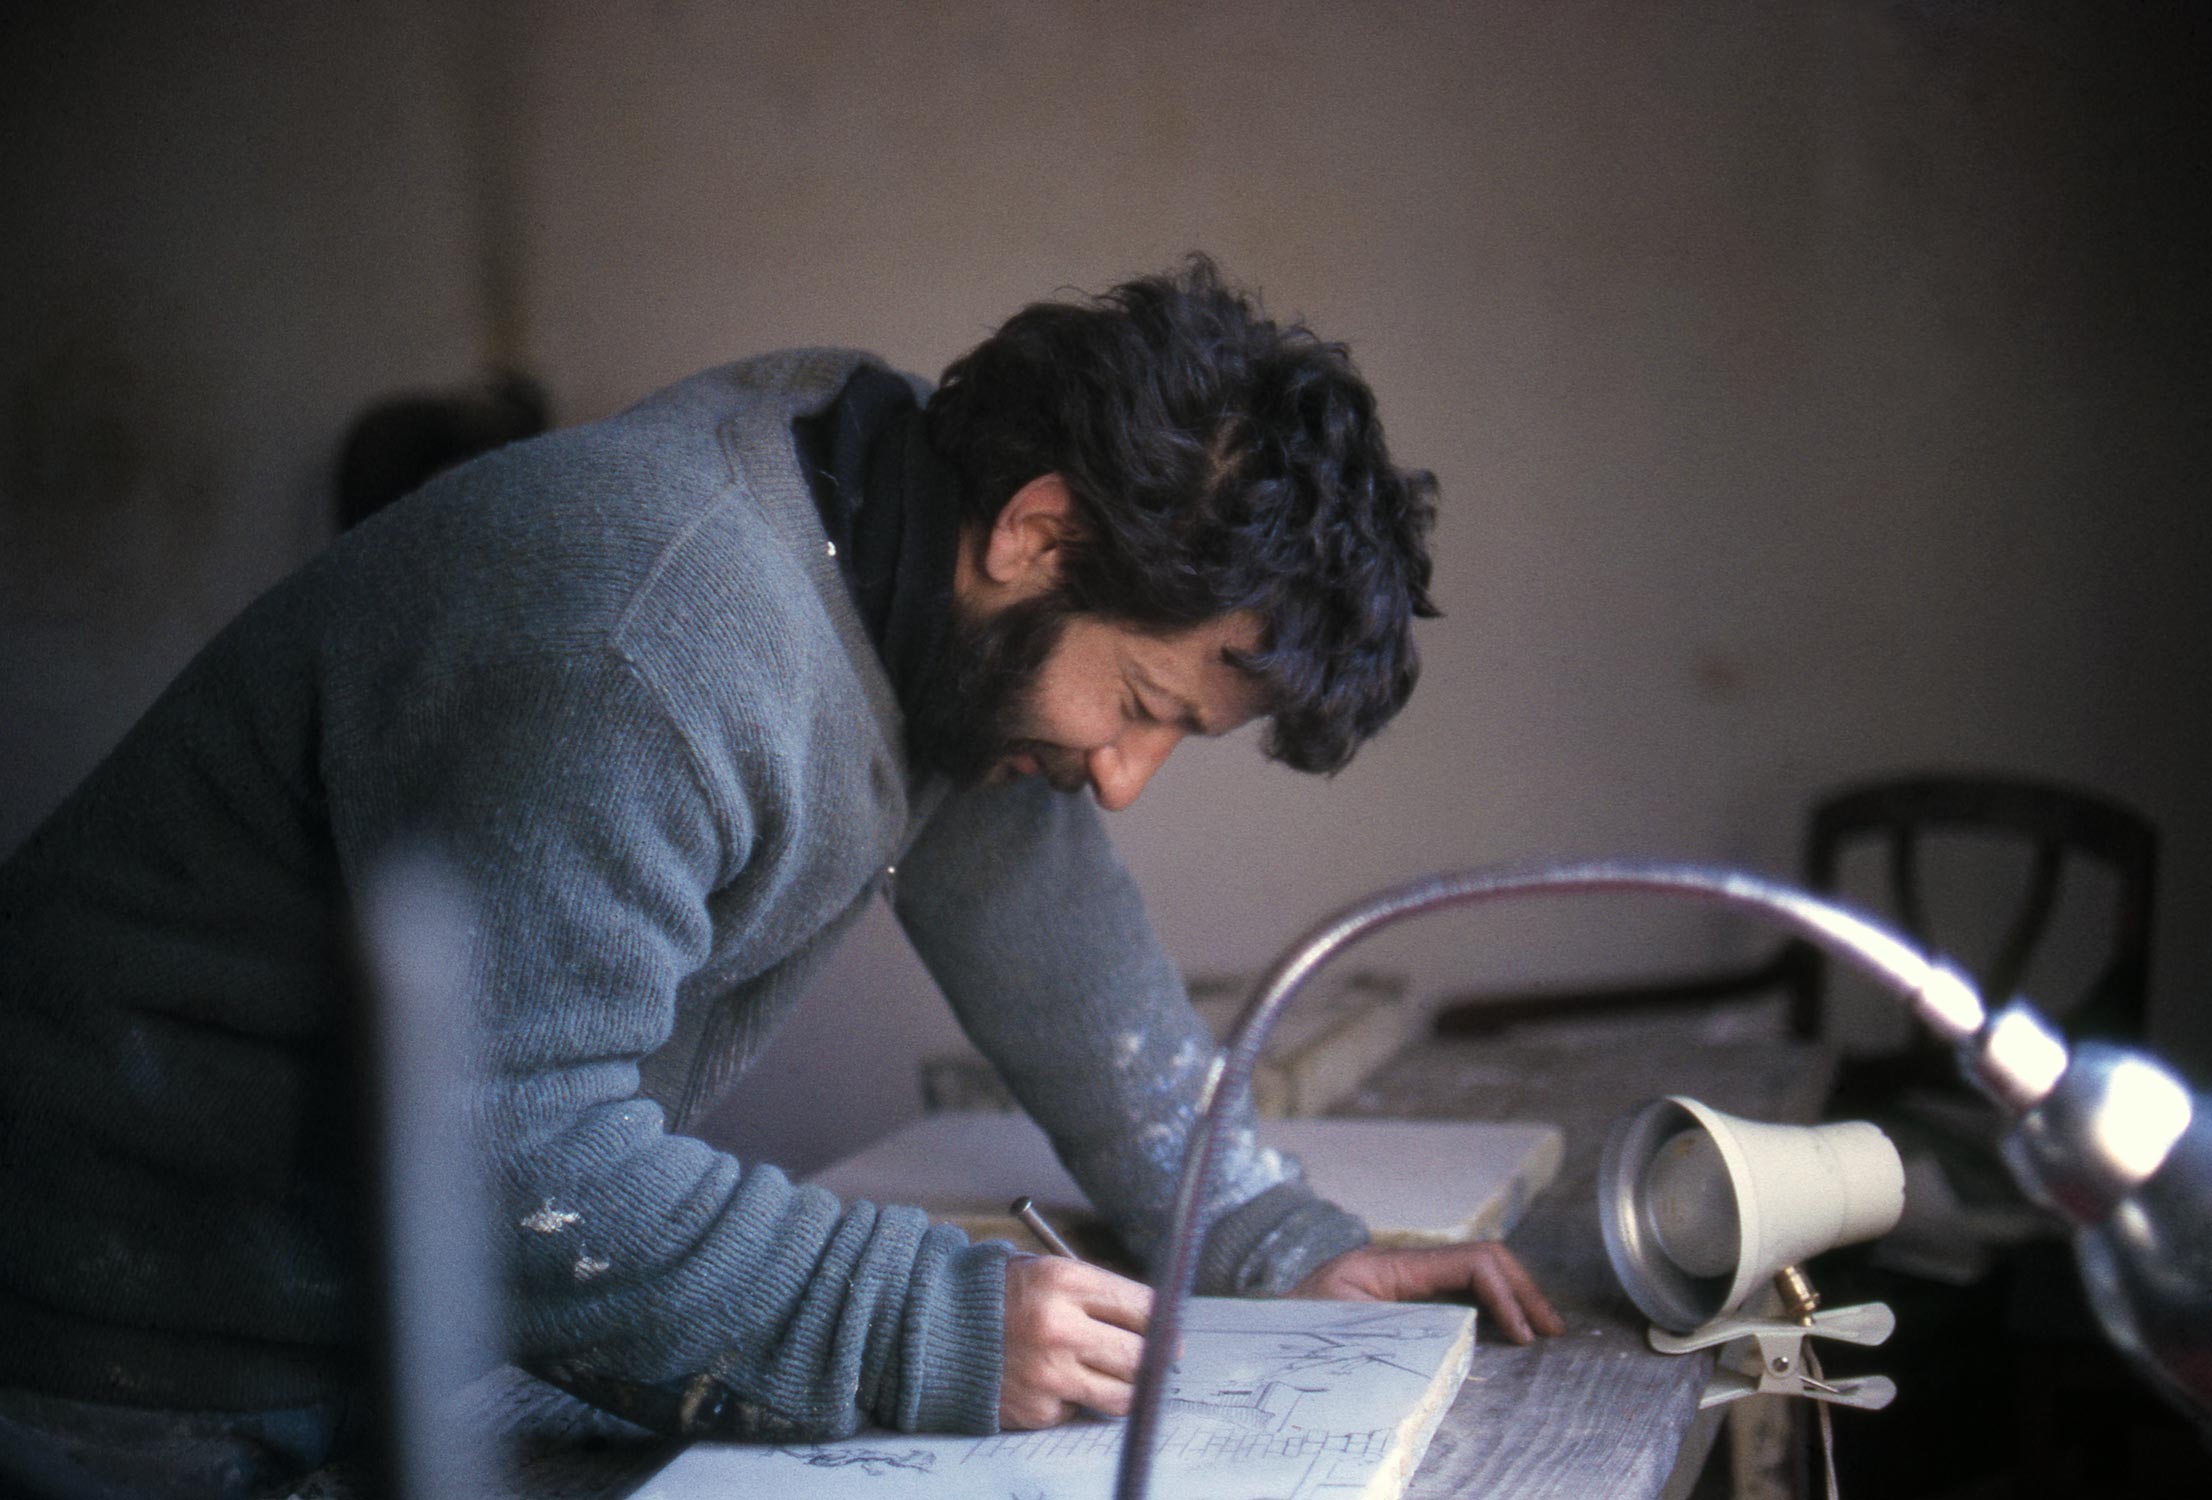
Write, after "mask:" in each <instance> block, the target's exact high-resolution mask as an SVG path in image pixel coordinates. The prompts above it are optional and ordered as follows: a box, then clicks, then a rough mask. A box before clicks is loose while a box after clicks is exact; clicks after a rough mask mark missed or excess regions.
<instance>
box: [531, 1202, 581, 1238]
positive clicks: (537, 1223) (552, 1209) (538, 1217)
mask: <svg viewBox="0 0 2212 1500" xmlns="http://www.w3.org/2000/svg"><path fill="white" fill-rule="evenodd" d="M519 1222H520V1223H521V1225H522V1227H523V1228H524V1229H529V1230H534V1231H536V1232H537V1233H539V1234H559V1233H560V1232H561V1231H562V1230H564V1229H566V1228H568V1227H569V1225H571V1224H581V1223H583V1222H584V1216H583V1215H582V1214H580V1213H577V1212H576V1211H575V1210H574V1209H569V1208H561V1207H558V1206H556V1205H555V1204H554V1202H553V1200H552V1199H551V1198H548V1199H546V1200H545V1202H544V1203H542V1204H540V1205H539V1206H538V1207H537V1209H536V1210H534V1211H533V1212H531V1213H529V1214H527V1215H525V1216H524V1217H523V1218H522V1219H521V1220H520V1221H519Z"/></svg>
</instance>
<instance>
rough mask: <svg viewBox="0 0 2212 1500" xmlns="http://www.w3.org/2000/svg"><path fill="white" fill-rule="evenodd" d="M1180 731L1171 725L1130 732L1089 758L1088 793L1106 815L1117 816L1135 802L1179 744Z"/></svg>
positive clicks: (1150, 726) (1143, 727) (1093, 752)
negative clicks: (1107, 813)
mask: <svg viewBox="0 0 2212 1500" xmlns="http://www.w3.org/2000/svg"><path fill="white" fill-rule="evenodd" d="M1182 738H1183V731H1182V730H1180V729H1177V728H1175V727H1174V726H1173V725H1170V724H1149V725H1145V726H1142V727H1140V728H1135V729H1131V730H1130V731H1129V732H1128V733H1126V734H1124V735H1123V736H1122V737H1121V738H1120V739H1118V740H1115V741H1114V742H1113V743H1112V744H1110V745H1102V746H1100V747H1099V748H1098V749H1096V750H1093V751H1092V752H1091V753H1090V755H1089V757H1088V762H1087V764H1088V769H1089V771H1090V777H1091V792H1092V794H1093V795H1094V796H1096V797H1097V798H1098V805H1099V806H1100V807H1102V808H1104V809H1105V810H1106V811H1108V812H1120V811H1121V810H1122V809H1123V808H1125V807H1127V806H1129V805H1130V804H1131V803H1133V802H1135V801H1136V800H1137V795H1138V793H1140V792H1142V791H1143V790H1144V785H1145V783H1146V782H1148V781H1150V780H1151V779H1152V773H1153V772H1154V771H1157V770H1159V769H1160V767H1161V766H1163V765H1165V764H1166V763H1167V758H1168V754H1169V752H1170V751H1172V750H1174V748H1175V747H1176V745H1177V744H1179V743H1181V741H1182Z"/></svg>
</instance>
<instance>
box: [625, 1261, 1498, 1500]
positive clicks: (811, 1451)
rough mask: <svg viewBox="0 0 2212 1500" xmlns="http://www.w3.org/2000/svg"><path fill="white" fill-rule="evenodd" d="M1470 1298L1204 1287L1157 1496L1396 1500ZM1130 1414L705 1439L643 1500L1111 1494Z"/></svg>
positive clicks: (1417, 1453) (1456, 1350)
mask: <svg viewBox="0 0 2212 1500" xmlns="http://www.w3.org/2000/svg"><path fill="white" fill-rule="evenodd" d="M1474 1342H1475V1315H1474V1312H1473V1310H1472V1309H1470V1308H1464V1307H1444V1306H1438V1305H1434V1304H1402V1303H1374V1302H1305V1301H1289V1300H1286V1301H1240V1300H1236V1299H1231V1298H1217V1297H1199V1298H1195V1299H1193V1300H1192V1302H1191V1304H1190V1306H1189V1309H1188V1311H1187V1312H1186V1314H1185V1318H1184V1353H1183V1359H1182V1361H1181V1362H1180V1364H1179V1365H1178V1366H1177V1367H1176V1371H1175V1377H1174V1380H1173V1382H1172V1383H1171V1384H1170V1385H1169V1387H1168V1393H1167V1400H1166V1404H1165V1409H1164V1411H1163V1413H1162V1415H1163V1418H1164V1420H1163V1422H1162V1424H1161V1437H1160V1447H1159V1453H1158V1459H1157V1461H1156V1464H1155V1466H1154V1469H1153V1479H1152V1494H1153V1495H1154V1496H1155V1497H1157V1500H1396V1497H1397V1496H1398V1495H1399V1494H1400V1493H1401V1492H1402V1491H1403V1490H1404V1488H1405V1485H1406V1482H1407V1480H1408V1479H1410V1478H1411V1477H1412V1474H1413V1470H1414V1467H1415V1466H1416V1465H1417V1464H1418V1463H1419V1462H1420V1460H1421V1454H1422V1453H1423V1452H1424V1451H1425V1450H1426V1449H1427V1447H1428V1443H1429V1438H1430V1437H1431V1436H1432V1435H1433V1434H1434V1433H1435V1431H1436V1425H1437V1423H1438V1422H1439V1421H1440V1420H1441V1419H1442V1417H1443V1415H1444V1411H1445V1408H1447V1407H1448V1406H1450V1405H1451V1402H1452V1398H1453V1397H1454V1396H1455V1395H1456V1394H1457V1393H1458V1390H1459V1386H1460V1382H1461V1381H1462V1380H1464V1379H1465V1378H1466V1374H1467V1369H1468V1364H1469V1361H1470V1360H1471V1358H1472V1356H1473V1352H1474ZM1122 1430H1123V1424H1122V1423H1120V1422H1118V1421H1108V1420H1103V1419H1101V1420H1093V1421H1082V1422H1074V1423H1070V1424H1068V1425H1066V1426H1062V1427H1054V1428H1049V1429H1047V1430H1045V1431H1042V1432H1015V1433H1001V1434H998V1435H997V1436H994V1437H983V1438H974V1437H945V1436H934V1435H922V1436H917V1435H914V1434H909V1433H897V1432H874V1431H871V1432H864V1433H861V1434H859V1435H857V1436H855V1437H853V1438H851V1439H849V1440H847V1441H845V1442H841V1443H823V1444H816V1445H812V1446H789V1447H786V1446H768V1445H758V1446H755V1445H748V1444H733V1443H701V1444H697V1445H695V1446H694V1447H692V1448H690V1449H688V1450H686V1451H685V1452H684V1453H683V1454H682V1455H681V1456H680V1457H678V1458H677V1459H676V1460H675V1462H673V1463H671V1464H670V1465H669V1466H668V1467H667V1468H666V1469H663V1470H662V1471H661V1472H660V1473H659V1474H657V1475H655V1476H654V1477H653V1478H652V1479H650V1480H648V1481H647V1482H646V1484H645V1485H644V1487H643V1488H641V1489H640V1490H638V1491H637V1500H709V1497H716V1500H721V1497H735V1496H744V1495H773V1496H775V1497H777V1500H815V1497H824V1500H829V1497H835V1500H854V1497H861V1496H867V1497H874V1500H933V1497H940V1496H944V1497H950V1496H962V1497H968V1496H992V1497H1005V1500H1104V1497H1106V1496H1109V1495H1111V1494H1112V1493H1113V1486H1114V1475H1115V1469H1116V1466H1117V1464H1118V1462H1119V1460H1120V1454H1121V1436H1122Z"/></svg>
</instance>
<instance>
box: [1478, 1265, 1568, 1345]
mask: <svg viewBox="0 0 2212 1500" xmlns="http://www.w3.org/2000/svg"><path fill="white" fill-rule="evenodd" d="M1486 1248H1488V1249H1489V1250H1490V1251H1491V1254H1490V1255H1489V1257H1487V1264H1488V1266H1489V1268H1490V1269H1491V1270H1492V1271H1493V1272H1495V1273H1496V1275H1497V1278H1498V1280H1499V1281H1500V1282H1501V1283H1502V1284H1503V1287H1504V1292H1505V1294H1506V1296H1507V1297H1509V1298H1510V1301H1511V1305H1512V1307H1513V1308H1514V1309H1515V1311H1517V1312H1518V1313H1520V1314H1522V1315H1523V1318H1524V1322H1525V1326H1528V1327H1531V1328H1533V1329H1534V1330H1535V1331H1536V1332H1537V1333H1541V1334H1545V1335H1547V1336H1549V1337H1552V1338H1557V1337H1558V1336H1559V1335H1560V1334H1563V1333H1565V1332H1566V1331H1567V1321H1566V1319H1564V1318H1562V1317H1560V1316H1559V1313H1558V1310H1557V1309H1555V1308H1554V1307H1553V1306H1552V1305H1551V1299H1550V1298H1549V1297H1546V1296H1545V1295H1544V1289H1543V1288H1542V1287H1540V1286H1538V1285H1537V1284H1536V1278H1535V1277H1533V1276H1531V1275H1529V1274H1528V1269H1527V1268H1526V1267H1525V1266H1523V1265H1522V1264H1521V1261H1520V1257H1519V1256H1517V1255H1515V1254H1514V1253H1513V1252H1512V1251H1510V1250H1508V1249H1506V1248H1505V1246H1503V1245H1497V1244H1493V1245H1489V1246H1487V1247H1486ZM1503 1300H1504V1299H1503V1298H1501V1301H1503ZM1485 1305H1488V1304H1485ZM1491 1311H1492V1312H1493V1313H1497V1308H1495V1307H1492V1308H1491ZM1498 1315H1499V1316H1501V1317H1502V1316H1503V1314H1498ZM1515 1342H1517V1343H1523V1344H1525V1343H1527V1342H1528V1339H1527V1338H1525V1337H1521V1338H1517V1339H1516V1340H1515Z"/></svg>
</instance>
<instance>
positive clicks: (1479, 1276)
mask: <svg viewBox="0 0 2212 1500" xmlns="http://www.w3.org/2000/svg"><path fill="white" fill-rule="evenodd" d="M1470 1292H1472V1293H1473V1294H1474V1298H1475V1301H1476V1302H1478V1303H1479V1304H1481V1306H1482V1310H1483V1311H1484V1312H1486V1313H1488V1314H1489V1315H1490V1316H1491V1317H1493V1318H1496V1319H1497V1320H1498V1326H1499V1327H1501V1328H1503V1329H1504V1330H1505V1334H1506V1337H1507V1338H1510V1339H1511V1340H1513V1342H1514V1343H1516V1344H1525V1343H1527V1342H1529V1341H1530V1340H1531V1339H1533V1338H1534V1337H1535V1336H1536V1335H1537V1334H1539V1333H1543V1334H1554V1335H1556V1334H1562V1333H1565V1332H1566V1331H1567V1325H1566V1324H1565V1323H1563V1322H1561V1321H1560V1317H1559V1314H1558V1313H1556V1312H1554V1311H1553V1310H1552V1305H1551V1303H1550V1301H1549V1300H1547V1299H1546V1298H1545V1296H1544V1294H1543V1292H1542V1291H1541V1290H1540V1289H1539V1288H1538V1287H1537V1285H1536V1282H1535V1279H1534V1278H1533V1277H1531V1276H1530V1275H1529V1274H1528V1272H1527V1271H1526V1270H1524V1269H1523V1268H1522V1266H1521V1262H1520V1261H1519V1260H1518V1259H1517V1258H1516V1257H1515V1256H1514V1254H1513V1252H1512V1251H1510V1250H1508V1249H1506V1248H1505V1246H1503V1245H1501V1244H1499V1243H1497V1241H1495V1240H1476V1241H1473V1242H1471V1243H1468V1244H1462V1245H1438V1246H1435V1247H1433V1248H1425V1249H1419V1250H1385V1249H1381V1248H1379V1247H1377V1246H1374V1245H1366V1246H1362V1247H1361V1248H1360V1249H1357V1250H1347V1251H1345V1252H1344V1253H1343V1254H1342V1255H1339V1256H1338V1257H1337V1258H1336V1259H1335V1260H1332V1261H1330V1262H1328V1263H1327V1264H1326V1265H1324V1266H1322V1267H1321V1268H1320V1269H1319V1270H1317V1271H1315V1272H1314V1273H1313V1274H1312V1275H1311V1276H1308V1277H1307V1278H1306V1279H1305V1280H1304V1281H1301V1282H1299V1283H1298V1285H1297V1286H1295V1287H1293V1288H1291V1292H1290V1295H1291V1296H1293V1297H1318V1298H1326V1299H1330V1300H1333V1301H1339V1302H1419V1301H1424V1300H1426V1299H1429V1298H1435V1297H1464V1296H1466V1295H1467V1294H1468V1293H1470Z"/></svg>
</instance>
